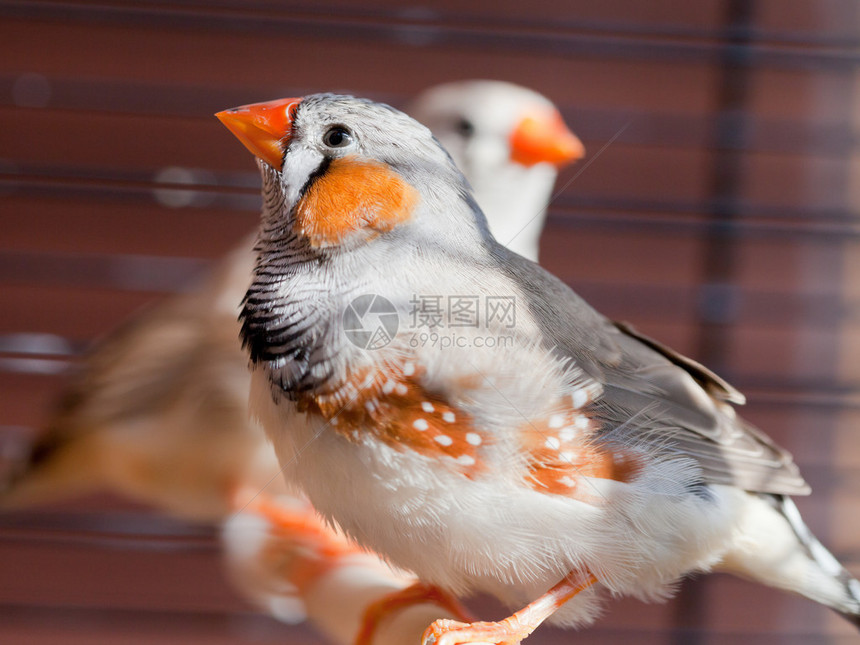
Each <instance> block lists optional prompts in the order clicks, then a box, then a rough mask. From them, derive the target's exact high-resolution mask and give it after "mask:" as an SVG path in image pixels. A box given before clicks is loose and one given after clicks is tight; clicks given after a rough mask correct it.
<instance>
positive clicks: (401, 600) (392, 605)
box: [354, 582, 472, 645]
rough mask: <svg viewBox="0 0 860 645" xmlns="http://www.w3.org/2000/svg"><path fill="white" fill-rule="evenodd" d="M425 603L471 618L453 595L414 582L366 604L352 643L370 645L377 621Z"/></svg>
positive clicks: (466, 618) (463, 617)
mask: <svg viewBox="0 0 860 645" xmlns="http://www.w3.org/2000/svg"><path fill="white" fill-rule="evenodd" d="M425 603H427V604H434V605H438V606H439V607H442V608H443V609H446V610H447V611H449V612H450V613H451V614H452V615H454V616H457V617H458V618H462V619H463V620H472V616H471V614H469V612H468V610H467V609H466V608H465V607H463V605H461V604H460V602H459V601H458V600H457V599H456V598H454V596H452V595H451V594H449V593H447V592H445V591H443V590H442V589H440V588H439V587H435V586H433V585H428V584H425V583H423V582H416V583H415V584H414V585H410V586H409V587H406V588H405V589H401V590H400V591H394V592H392V593H390V594H388V595H386V596H383V597H382V598H380V599H379V600H376V601H374V602H372V603H371V604H369V605H368V606H367V608H366V609H365V610H364V619H363V620H362V624H361V629H359V630H358V635H357V636H356V637H355V641H354V645H372V644H373V638H374V636H375V635H376V630H377V628H378V627H379V623H381V622H382V620H383V619H384V618H385V617H386V616H389V615H391V614H393V613H395V612H398V611H401V610H402V609H405V608H407V607H412V606H414V605H422V604H425ZM437 622H438V621H437ZM450 622H456V621H450ZM434 624H435V623H434ZM457 624H461V623H457Z"/></svg>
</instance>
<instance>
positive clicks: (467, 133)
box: [455, 119, 475, 139]
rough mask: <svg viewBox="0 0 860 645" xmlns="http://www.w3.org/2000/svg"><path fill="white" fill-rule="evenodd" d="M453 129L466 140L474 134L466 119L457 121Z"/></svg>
mask: <svg viewBox="0 0 860 645" xmlns="http://www.w3.org/2000/svg"><path fill="white" fill-rule="evenodd" d="M455 129H456V130H457V134H459V135H460V136H462V137H463V138H466V139H468V138H469V137H471V136H472V135H473V134H475V126H474V125H473V124H472V122H471V121H469V120H468V119H460V120H459V121H457V125H456V126H455Z"/></svg>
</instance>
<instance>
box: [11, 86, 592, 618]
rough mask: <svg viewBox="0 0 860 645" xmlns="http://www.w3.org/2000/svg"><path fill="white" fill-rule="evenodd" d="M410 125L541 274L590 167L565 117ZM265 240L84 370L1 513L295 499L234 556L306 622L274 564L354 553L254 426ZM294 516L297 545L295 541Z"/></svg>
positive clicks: (237, 546)
mask: <svg viewBox="0 0 860 645" xmlns="http://www.w3.org/2000/svg"><path fill="white" fill-rule="evenodd" d="M408 109H409V111H410V112H411V113H412V114H414V115H415V116H416V117H417V118H419V119H421V120H423V121H424V122H425V123H426V124H427V125H428V126H429V127H430V128H431V129H432V130H433V131H434V133H435V134H436V136H437V137H438V139H439V140H440V142H442V143H443V145H445V146H446V147H447V148H448V149H449V151H450V152H451V155H452V156H453V158H454V159H455V161H456V162H457V163H458V164H460V165H461V166H462V168H463V169H464V171H465V173H466V175H467V176H468V177H469V178H470V179H471V181H473V182H474V185H475V195H476V199H477V200H478V201H479V203H481V205H482V206H483V207H484V208H485V209H486V212H487V213H488V216H489V220H490V226H491V227H492V228H493V230H494V231H495V232H496V233H497V235H498V237H499V239H501V240H502V241H505V242H507V243H509V244H510V246H511V248H515V249H517V250H518V251H519V252H520V253H522V254H524V255H526V256H527V257H529V258H531V259H537V254H538V242H539V236H540V231H541V229H542V226H543V221H544V217H545V209H546V205H547V203H548V201H549V199H550V196H551V192H552V189H553V185H554V182H555V178H556V175H557V169H558V168H559V167H560V166H562V165H564V164H567V163H570V162H572V161H575V160H576V159H578V158H580V157H581V156H582V155H583V154H584V149H583V147H582V144H581V143H580V141H579V140H578V139H577V138H576V137H575V136H574V135H573V134H572V133H571V132H570V131H569V130H568V129H567V127H566V126H565V125H564V123H563V121H562V118H561V115H560V114H559V112H558V110H557V109H556V108H555V107H554V106H553V104H552V103H551V102H550V101H549V100H548V99H546V98H545V97H543V96H542V95H540V94H538V93H536V92H533V91H531V90H529V89H526V88H523V87H520V86H517V85H513V84H510V83H504V82H499V81H461V82H455V83H449V84H444V85H441V86H436V87H434V88H431V89H429V90H427V91H426V92H424V93H422V94H421V95H420V96H418V97H416V99H415V100H414V102H413V103H412V105H411V106H410V107H409V108H408ZM254 239H255V235H251V236H249V237H247V238H246V239H244V240H243V241H242V242H241V243H240V244H239V245H238V246H237V247H236V248H235V249H234V250H233V251H232V252H231V253H230V254H229V255H228V256H227V257H225V258H224V259H223V261H221V262H220V263H219V264H218V266H217V267H216V268H215V270H214V271H213V272H212V273H211V275H209V276H207V277H206V278H205V279H204V281H203V282H201V284H200V285H199V286H198V287H197V288H196V289H193V290H192V291H190V292H188V293H183V294H182V295H178V296H175V297H173V298H171V299H169V300H167V301H166V302H164V303H161V304H159V305H156V306H154V307H152V308H151V309H149V310H148V311H146V312H144V313H143V314H142V315H140V316H138V317H136V318H134V319H132V320H131V321H129V322H128V323H127V324H125V325H124V326H123V327H122V328H120V329H119V330H117V331H116V332H114V333H113V334H111V335H110V336H109V337H107V338H106V339H105V340H104V341H102V342H101V343H99V344H98V345H97V346H96V347H95V348H94V349H93V350H92V351H91V352H90V353H89V354H88V355H87V356H86V358H85V359H84V361H83V365H82V366H81V368H80V371H79V372H78V373H77V374H76V375H75V376H74V377H73V378H72V379H71V381H70V383H69V385H68V387H67V389H66V392H65V394H64V396H63V397H62V401H61V403H60V405H59V407H58V409H57V411H56V413H55V414H54V415H53V417H52V419H51V420H50V422H49V423H48V425H47V427H46V428H45V430H44V431H43V432H42V433H41V434H39V435H38V436H37V437H36V439H35V443H34V444H33V446H32V448H31V449H30V450H29V451H28V452H27V453H26V454H27V455H28V456H27V459H26V460H24V461H21V462H19V463H15V464H11V467H10V470H11V472H12V478H11V479H10V480H9V481H7V482H5V488H6V489H5V491H3V493H2V497H0V505H2V506H3V507H5V508H21V507H25V506H30V505H33V504H39V503H48V502H53V501H57V500H61V499H64V498H68V497H70V496H74V495H80V494H84V493H88V492H92V491H97V490H108V491H112V492H115V493H119V494H122V495H126V496H129V497H131V498H133V499H136V500H138V501H142V502H145V503H147V504H150V505H152V506H154V507H156V508H158V509H161V510H163V511H165V512H167V513H170V514H171V515H174V516H177V517H180V518H184V519H189V520H196V521H211V522H220V521H222V520H224V519H225V518H227V517H228V516H230V515H231V514H233V513H236V512H237V511H238V510H240V509H243V508H245V507H246V506H248V504H249V502H251V501H252V500H254V498H255V497H256V496H257V495H258V494H260V493H261V492H263V494H264V495H266V496H269V497H271V496H275V495H281V496H284V497H283V499H284V504H283V506H282V507H281V508H280V509H279V511H278V512H274V511H273V510H272V508H273V507H272V506H271V505H268V504H265V503H264V502H262V500H258V501H257V502H255V503H254V504H251V505H250V506H248V508H247V509H246V510H245V512H244V513H243V515H244V517H237V518H234V519H235V521H234V522H232V524H231V525H230V526H228V527H227V529H226V532H225V534H226V536H227V538H226V541H225V544H226V547H227V551H228V556H227V559H228V566H229V569H230V571H231V572H232V574H233V577H234V580H236V581H237V583H238V585H239V587H240V588H241V589H242V590H243V591H244V592H245V593H246V595H248V596H249V597H250V598H251V599H253V600H254V601H255V602H256V603H257V604H259V605H260V606H262V607H264V608H265V609H266V610H267V611H269V612H270V613H272V614H274V615H276V616H278V617H280V618H283V619H287V620H289V619H294V618H296V617H298V616H299V615H300V613H301V608H300V606H298V605H297V604H296V603H295V602H294V598H293V597H292V596H293V594H292V589H293V585H292V583H289V582H286V583H285V580H284V575H283V569H282V568H278V566H276V565H274V564H272V558H273V557H276V559H277V558H279V559H280V560H279V561H283V558H284V557H286V556H284V553H287V554H290V553H293V551H294V550H296V549H298V547H297V546H296V545H298V544H302V545H304V546H302V547H301V549H304V551H303V553H305V559H306V560H308V559H311V560H313V561H315V562H318V563H323V564H324V563H325V561H326V559H332V558H333V557H334V555H333V554H334V553H335V552H338V553H341V554H342V555H344V554H345V555H347V556H349V557H353V556H354V555H355V551H354V549H351V548H348V547H344V548H343V550H340V547H336V548H335V547H331V548H328V547H325V546H322V547H320V546H319V544H323V545H324V544H326V543H328V544H329V545H331V544H335V545H341V546H343V542H342V541H341V540H339V539H338V538H337V537H336V536H334V535H329V536H326V533H325V531H326V529H325V528H324V527H322V525H320V524H319V523H318V522H316V523H315V522H314V520H313V518H312V515H309V514H311V511H309V510H308V509H307V507H306V506H305V505H304V502H303V500H301V499H300V498H296V497H292V496H290V495H289V494H288V493H287V491H286V490H285V487H284V483H283V479H282V477H281V476H280V468H279V466H278V464H277V461H276V459H275V456H274V452H273V451H272V448H271V446H270V445H269V443H268V441H267V440H266V439H265V437H264V435H263V433H262V432H261V430H260V429H259V427H258V426H257V425H256V424H255V423H253V422H251V420H250V419H249V416H248V408H247V403H248V393H249V383H250V376H249V373H248V366H247V357H246V356H245V354H244V353H243V352H242V351H241V348H240V345H239V324H238V320H237V318H238V313H239V304H240V302H241V300H242V298H243V296H244V294H245V291H246V290H247V288H248V285H249V284H250V280H251V273H252V269H253V264H254V260H255V255H254V252H253V245H254ZM252 515H256V516H257V517H256V519H253V518H251V516H252ZM284 516H289V517H291V518H292V519H291V520H289V521H287V522H286V525H288V526H290V527H292V529H293V530H286V531H285V530H284V526H285V521H284ZM303 516H307V517H303ZM296 527H304V528H303V529H302V530H298V529H296ZM309 527H313V528H309ZM266 531H269V533H266ZM302 531H304V533H305V535H302ZM261 532H262V533H263V534H266V535H267V536H268V538H270V539H268V540H267V539H264V538H262V537H261ZM313 544H317V546H312V545H313ZM285 545H286V546H285ZM255 547H257V548H255ZM301 549H299V550H301ZM273 553H277V554H279V555H277V556H273V555H272V554H273ZM290 557H292V556H290ZM321 566H322V565H321ZM287 577H289V576H287ZM400 581H401V579H400V578H398V579H396V581H395V586H402V585H401V582H400Z"/></svg>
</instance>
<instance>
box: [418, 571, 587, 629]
mask: <svg viewBox="0 0 860 645" xmlns="http://www.w3.org/2000/svg"><path fill="white" fill-rule="evenodd" d="M595 582H597V578H595V577H594V575H592V574H590V573H589V574H588V575H587V576H586V577H585V578H583V576H582V575H581V574H579V573H576V572H574V573H571V574H569V575H568V576H567V577H566V578H565V579H564V580H562V581H561V582H559V583H558V584H557V585H556V586H555V587H553V588H552V589H550V590H549V591H548V592H546V593H545V594H544V595H543V596H541V597H540V598H538V599H537V600H535V601H534V602H533V603H531V604H529V605H527V606H526V607H524V608H523V609H521V610H520V611H518V612H517V613H515V614H514V615H512V616H508V617H507V618H505V619H504V620H501V621H499V622H497V623H484V622H481V623H460V622H457V621H456V620H447V619H442V620H437V621H436V622H434V623H433V624H432V625H430V627H428V628H427V630H426V631H425V632H424V636H423V637H422V639H421V644H422V645H466V644H467V643H495V644H496V645H516V644H517V643H519V642H520V641H522V640H523V639H524V638H526V637H527V636H528V635H529V634H531V633H532V632H533V631H534V630H535V629H536V628H537V626H538V625H540V624H541V623H542V622H543V621H544V620H546V619H547V618H549V617H550V616H551V615H552V614H553V612H555V610H556V609H558V608H559V607H561V606H562V605H563V604H564V603H566V602H567V601H568V600H570V599H571V598H573V597H574V596H575V595H576V594H578V593H579V592H580V591H583V590H584V589H587V588H588V587H590V586H591V585H593V584H594V583H595Z"/></svg>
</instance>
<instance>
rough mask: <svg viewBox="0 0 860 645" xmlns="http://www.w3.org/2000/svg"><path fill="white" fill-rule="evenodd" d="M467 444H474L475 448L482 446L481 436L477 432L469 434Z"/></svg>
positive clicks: (467, 434)
mask: <svg viewBox="0 0 860 645" xmlns="http://www.w3.org/2000/svg"><path fill="white" fill-rule="evenodd" d="M466 442H467V443H470V444H472V445H473V446H480V445H481V435H479V434H478V433H477V432H467V433H466Z"/></svg>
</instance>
